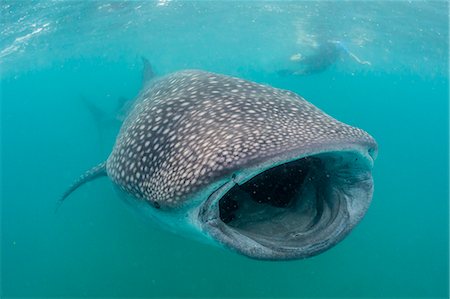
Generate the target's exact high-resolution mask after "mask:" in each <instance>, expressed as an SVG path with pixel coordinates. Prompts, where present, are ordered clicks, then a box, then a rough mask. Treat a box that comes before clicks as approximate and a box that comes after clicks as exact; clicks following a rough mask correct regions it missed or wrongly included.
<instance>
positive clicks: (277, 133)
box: [106, 70, 375, 208]
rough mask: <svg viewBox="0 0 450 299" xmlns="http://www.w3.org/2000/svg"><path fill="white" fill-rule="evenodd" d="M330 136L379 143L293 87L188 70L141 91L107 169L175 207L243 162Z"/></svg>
mask: <svg viewBox="0 0 450 299" xmlns="http://www.w3.org/2000/svg"><path fill="white" fill-rule="evenodd" d="M327 140H334V141H337V142H338V141H340V140H341V141H343V142H346V143H352V142H358V143H364V142H366V143H367V144H374V143H375V142H374V140H373V139H372V137H371V136H370V135H368V134H367V133H366V132H364V131H363V130H361V129H358V128H355V127H351V126H348V125H346V124H344V123H341V122H339V121H337V120H335V119H334V118H332V117H330V116H328V115H326V114H325V113H323V112H322V111H321V110H319V109H318V108H316V107H315V106H313V105H312V104H310V103H308V102H307V101H305V100H304V99H303V98H301V97H300V96H298V95H296V94H294V93H292V92H290V91H286V90H281V89H276V88H273V87H270V86H265V85H261V84H257V83H254V82H251V81H246V80H242V79H238V78H234V77H229V76H224V75H219V74H215V73H210V72H205V71H199V70H186V71H179V72H176V73H173V74H171V75H168V76H166V77H163V78H160V79H159V80H156V81H155V82H153V83H152V84H150V85H148V86H147V87H146V88H144V89H143V90H142V91H141V93H140V95H139V96H138V98H137V100H136V103H135V105H134V107H133V109H132V110H131V112H130V114H129V116H128V117H127V119H126V120H125V122H124V124H123V126H122V128H121V131H120V133H119V135H118V137H117V140H116V143H115V146H114V148H113V151H112V153H111V155H110V156H109V158H108V160H107V164H106V170H107V174H108V176H109V177H110V178H111V179H112V180H113V181H114V182H115V183H116V184H117V185H118V186H119V187H120V188H121V189H123V190H124V191H126V192H128V193H131V194H132V195H133V196H135V197H136V198H138V199H140V200H144V201H149V202H151V203H153V204H154V205H157V206H158V207H159V206H161V207H166V208H171V207H177V206H180V205H182V204H183V203H185V202H186V201H188V200H189V198H190V196H191V195H192V194H194V193H195V192H198V191H199V190H201V189H202V188H204V187H205V186H208V185H210V184H212V183H213V182H216V181H217V180H219V179H220V178H223V177H224V176H227V175H230V174H232V173H233V172H234V171H236V170H238V169H242V168H247V167H252V166H254V165H256V164H257V163H258V162H260V161H263V160H265V159H267V158H270V157H273V156H276V155H278V154H280V153H283V152H287V151H289V150H295V149H297V148H300V147H302V146H304V145H305V144H309V145H314V144H320V143H323V142H325V141H327Z"/></svg>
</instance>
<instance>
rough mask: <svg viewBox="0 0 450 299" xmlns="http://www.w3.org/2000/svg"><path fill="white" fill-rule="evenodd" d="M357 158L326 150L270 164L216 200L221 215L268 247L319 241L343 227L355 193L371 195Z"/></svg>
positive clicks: (366, 174)
mask: <svg viewBox="0 0 450 299" xmlns="http://www.w3.org/2000/svg"><path fill="white" fill-rule="evenodd" d="M360 158H361V157H360V156H359V155H358V154H352V153H339V152H337V153H326V154H319V155H315V156H309V157H305V158H302V159H299V160H296V161H292V162H288V163H285V164H282V165H279V166H276V167H273V168H270V169H268V170H266V171H264V172H262V173H260V174H258V175H256V176H255V177H253V178H252V179H250V180H249V181H247V182H246V183H244V184H242V185H237V184H236V185H235V186H234V187H233V188H232V189H230V190H229V191H228V192H227V193H226V194H225V195H224V196H223V197H222V198H221V199H220V201H219V216H220V219H221V220H222V222H223V223H225V224H226V225H227V226H228V227H229V228H231V229H233V230H234V231H235V232H238V233H240V234H242V235H245V236H246V237H249V238H251V239H253V240H255V241H257V242H258V243H260V244H262V245H263V246H267V247H274V246H276V247H278V248H279V247H284V248H289V247H297V248H298V247H302V246H306V245H309V244H311V242H322V241H323V240H324V239H326V238H327V237H329V236H330V235H333V234H336V230H343V229H344V228H345V225H346V224H345V221H347V220H348V210H347V208H348V206H351V205H352V202H353V200H355V197H360V196H363V197H364V196H366V197H367V196H369V197H370V195H369V193H370V192H371V191H370V190H371V176H370V171H368V168H367V166H365V163H363V162H361V161H360V160H361V159H360ZM358 160H359V161H358ZM361 200H363V201H364V200H366V199H365V198H362V199H361ZM369 201H370V199H369ZM355 206H357V205H355ZM362 206H363V205H362ZM356 213H363V211H362V212H361V211H359V212H358V211H356Z"/></svg>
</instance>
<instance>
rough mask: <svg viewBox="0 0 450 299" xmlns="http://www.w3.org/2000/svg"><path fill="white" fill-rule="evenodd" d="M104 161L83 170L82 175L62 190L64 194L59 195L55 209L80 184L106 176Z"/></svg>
mask: <svg viewBox="0 0 450 299" xmlns="http://www.w3.org/2000/svg"><path fill="white" fill-rule="evenodd" d="M106 175H107V173H106V161H104V162H102V163H100V164H98V165H97V166H95V167H94V168H91V169H90V170H88V171H87V172H85V173H84V174H83V175H82V176H80V177H79V178H78V179H77V180H76V181H75V182H74V183H73V184H72V186H70V188H69V189H67V190H66V192H64V194H63V195H62V196H61V198H60V199H59V200H58V203H57V205H56V210H55V211H57V210H58V209H59V207H60V206H61V205H62V203H63V202H64V200H65V199H66V198H67V197H68V196H69V195H70V194H71V193H72V192H73V191H75V190H76V189H78V188H79V187H80V186H81V185H84V184H85V183H87V182H90V181H92V180H95V179H96V178H99V177H102V176H106Z"/></svg>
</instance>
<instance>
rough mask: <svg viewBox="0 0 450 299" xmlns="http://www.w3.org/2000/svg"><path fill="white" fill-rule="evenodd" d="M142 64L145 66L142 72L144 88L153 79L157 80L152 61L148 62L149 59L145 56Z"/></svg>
mask: <svg viewBox="0 0 450 299" xmlns="http://www.w3.org/2000/svg"><path fill="white" fill-rule="evenodd" d="M141 59H142V64H143V67H144V69H143V71H142V87H144V86H145V85H147V84H148V83H149V82H150V81H151V80H152V79H153V78H155V72H154V71H153V67H152V64H151V63H150V61H148V59H147V58H145V57H144V56H142V57H141Z"/></svg>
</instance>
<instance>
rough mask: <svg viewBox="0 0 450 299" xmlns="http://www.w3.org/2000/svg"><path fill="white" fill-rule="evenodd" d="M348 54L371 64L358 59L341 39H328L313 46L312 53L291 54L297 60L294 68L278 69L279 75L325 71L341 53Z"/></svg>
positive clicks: (294, 60)
mask: <svg viewBox="0 0 450 299" xmlns="http://www.w3.org/2000/svg"><path fill="white" fill-rule="evenodd" d="M344 54H345V55H348V56H349V57H351V58H352V59H353V60H355V61H356V62H358V63H359V64H365V65H371V63H370V62H369V61H365V60H361V59H359V58H358V57H357V56H356V55H355V54H353V53H352V52H351V51H350V50H349V49H348V48H347V47H346V46H345V45H344V43H343V42H341V41H336V40H328V41H325V42H322V43H319V45H318V46H317V47H316V48H315V51H314V53H312V54H311V55H308V56H303V55H302V54H300V53H297V54H294V55H292V56H291V58H290V60H291V61H293V62H297V63H298V66H297V67H296V68H295V69H284V70H280V71H278V74H279V75H282V76H287V75H311V74H317V73H321V72H323V71H325V70H326V69H328V68H329V67H330V66H331V65H333V64H334V63H335V62H336V61H337V60H338V59H339V58H341V57H342V55H344Z"/></svg>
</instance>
